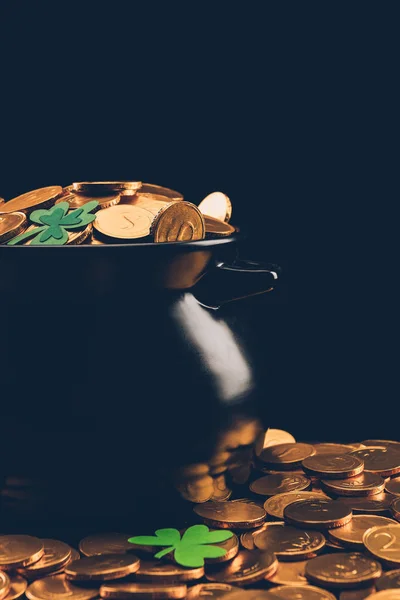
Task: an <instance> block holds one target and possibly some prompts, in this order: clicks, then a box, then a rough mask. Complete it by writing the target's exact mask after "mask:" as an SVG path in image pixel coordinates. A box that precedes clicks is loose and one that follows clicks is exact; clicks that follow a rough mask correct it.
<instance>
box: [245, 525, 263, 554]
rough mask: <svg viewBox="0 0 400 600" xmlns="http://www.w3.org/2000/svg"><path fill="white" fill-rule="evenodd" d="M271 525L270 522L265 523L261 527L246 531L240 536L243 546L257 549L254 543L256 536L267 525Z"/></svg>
mask: <svg viewBox="0 0 400 600" xmlns="http://www.w3.org/2000/svg"><path fill="white" fill-rule="evenodd" d="M269 526H270V523H264V525H261V527H257V529H250V530H249V531H244V532H243V533H242V534H241V536H240V543H241V544H242V546H243V548H245V549H246V550H256V546H255V544H254V536H256V535H257V534H258V533H261V532H262V531H265V529H267V527H269Z"/></svg>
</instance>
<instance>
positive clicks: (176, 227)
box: [0, 181, 236, 245]
mask: <svg viewBox="0 0 400 600" xmlns="http://www.w3.org/2000/svg"><path fill="white" fill-rule="evenodd" d="M92 201H96V202H97V203H98V205H97V206H96V209H95V210H96V215H95V219H94V220H93V222H92V223H89V224H85V225H84V226H82V227H81V228H79V227H74V229H71V230H69V231H68V232H67V233H68V237H66V238H65V240H64V241H63V242H62V243H66V244H74V245H77V244H96V245H101V244H117V243H130V242H131V243H137V242H177V241H195V240H202V239H205V238H218V237H224V236H228V235H231V234H232V233H234V232H235V231H236V229H235V227H233V226H232V225H230V224H229V222H228V221H229V220H230V217H231V214H232V205H231V202H230V200H229V198H228V197H227V196H226V195H225V194H223V193H222V192H213V193H211V194H209V195H208V196H207V197H206V198H204V199H203V200H202V201H201V202H200V204H199V205H198V206H196V205H195V204H192V203H191V202H186V201H185V200H184V198H183V195H182V194H181V193H180V192H176V191H174V190H172V189H169V188H165V187H162V186H159V185H155V184H149V183H142V182H138V181H97V182H96V181H93V182H77V183H73V184H72V185H69V186H67V187H64V188H62V187H61V186H50V187H44V188H40V189H37V190H33V191H31V192H27V193H25V194H22V195H21V196H17V197H16V198H13V199H11V200H8V201H4V200H3V199H2V198H0V244H10V245H12V244H11V243H12V240H13V239H16V238H17V236H21V238H22V239H21V243H22V244H28V245H29V244H33V243H36V242H33V241H32V239H31V238H29V235H28V237H26V236H22V235H21V234H23V233H24V232H27V231H29V228H31V230H32V231H33V229H34V227H35V225H34V223H33V222H32V221H31V220H30V215H31V214H32V213H34V212H35V211H39V210H41V211H44V210H49V209H51V208H52V207H55V206H57V205H58V204H60V203H67V209H68V207H69V213H68V214H70V213H71V212H72V211H74V210H76V209H80V208H82V206H84V205H85V204H88V203H89V202H92ZM63 206H64V205H63ZM37 222H38V221H37V220H35V223H37ZM60 239H61V238H60ZM17 243H20V242H19V241H18V242H17ZM52 243H53V244H54V243H55V242H54V240H53V241H52ZM60 243H61V242H60Z"/></svg>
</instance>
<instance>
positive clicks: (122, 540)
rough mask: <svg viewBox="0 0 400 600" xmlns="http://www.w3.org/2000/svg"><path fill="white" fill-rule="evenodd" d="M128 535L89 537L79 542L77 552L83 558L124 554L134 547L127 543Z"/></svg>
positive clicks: (97, 535) (103, 534) (106, 534)
mask: <svg viewBox="0 0 400 600" xmlns="http://www.w3.org/2000/svg"><path fill="white" fill-rule="evenodd" d="M130 537H132V535H131V534H128V533H100V534H94V535H89V536H87V537H85V538H83V540H81V541H80V542H79V550H80V551H81V552H82V554H83V555H84V556H96V555H97V554H125V553H126V552H128V550H132V549H133V548H134V545H133V544H131V543H130V542H128V539H129V538H130Z"/></svg>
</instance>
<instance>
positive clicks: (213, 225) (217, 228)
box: [204, 215, 236, 237]
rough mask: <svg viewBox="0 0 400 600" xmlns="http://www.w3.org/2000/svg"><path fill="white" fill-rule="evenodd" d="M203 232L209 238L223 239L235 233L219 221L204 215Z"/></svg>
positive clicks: (232, 228) (229, 226)
mask: <svg viewBox="0 0 400 600" xmlns="http://www.w3.org/2000/svg"><path fill="white" fill-rule="evenodd" d="M204 224H205V232H206V233H207V235H208V236H209V237H225V236H227V235H232V233H235V231H236V229H235V228H234V227H232V225H229V223H224V222H223V221H220V220H219V219H214V218H213V217H209V216H208V215H204Z"/></svg>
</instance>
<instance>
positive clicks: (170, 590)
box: [100, 583, 187, 600]
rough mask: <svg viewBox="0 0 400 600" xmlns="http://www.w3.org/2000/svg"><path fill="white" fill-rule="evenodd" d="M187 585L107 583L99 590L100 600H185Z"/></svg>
mask: <svg viewBox="0 0 400 600" xmlns="http://www.w3.org/2000/svg"><path fill="white" fill-rule="evenodd" d="M186 593H187V585H185V584H180V585H160V584H158V585H157V584H152V583H108V584H106V585H102V586H101V588H100V597H101V598H112V599H113V600H129V598H138V599H140V600H169V599H170V598H171V599H175V600H176V599H178V598H186Z"/></svg>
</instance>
